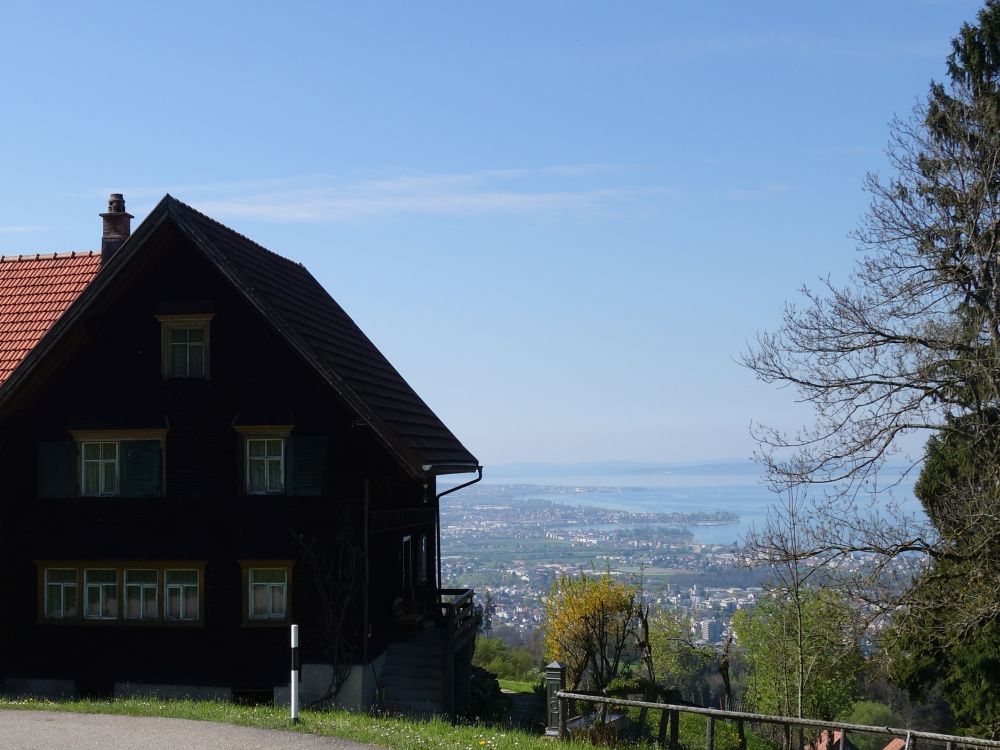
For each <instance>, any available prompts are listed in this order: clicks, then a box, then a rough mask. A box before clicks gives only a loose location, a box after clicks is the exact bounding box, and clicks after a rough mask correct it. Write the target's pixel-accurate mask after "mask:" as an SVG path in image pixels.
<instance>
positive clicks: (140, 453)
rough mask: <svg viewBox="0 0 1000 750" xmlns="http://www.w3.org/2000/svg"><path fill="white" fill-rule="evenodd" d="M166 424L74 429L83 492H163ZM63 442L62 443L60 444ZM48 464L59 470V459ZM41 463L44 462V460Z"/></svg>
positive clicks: (114, 494) (100, 494)
mask: <svg viewBox="0 0 1000 750" xmlns="http://www.w3.org/2000/svg"><path fill="white" fill-rule="evenodd" d="M166 434H167V431H166V430H165V429H163V428H158V427H157V428H149V429H130V430H71V431H70V435H71V436H72V437H73V439H74V440H75V441H76V445H77V454H78V460H79V463H78V465H79V473H78V477H77V478H78V481H79V492H80V495H82V496H86V497H158V496H160V495H162V494H163V455H164V451H163V446H164V441H165V439H166ZM56 445H61V444H56ZM61 458H62V454H60V453H56V454H55V459H54V460H50V461H49V463H48V464H47V465H46V468H47V470H48V471H49V472H50V473H51V472H53V471H56V470H58V464H55V465H53V464H54V462H55V461H58V460H61ZM40 465H41V464H40Z"/></svg>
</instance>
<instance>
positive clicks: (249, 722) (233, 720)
mask: <svg viewBox="0 0 1000 750" xmlns="http://www.w3.org/2000/svg"><path fill="white" fill-rule="evenodd" d="M504 684H505V686H508V687H510V686H512V685H524V686H526V687H527V688H529V689H530V687H531V683H517V682H505V683H504ZM511 689H514V688H511ZM4 709H6V710H37V711H70V712H77V713H91V714H122V715H126V716H162V717H167V718H175V719H193V720H196V721H219V722H226V723H230V724H241V725H244V726H252V727H260V728H262V729H280V730H286V731H291V732H306V733H309V734H317V735H321V736H326V737H341V738H343V739H348V740H354V741H356V742H364V743H369V744H372V745H379V746H381V747H385V748H393V750H425V749H426V750H432V749H433V750H438V749H439V748H440V749H441V750H480V749H481V750H556V749H557V748H558V749H559V750H583V748H592V747H593V746H592V745H590V743H588V742H584V741H575V742H566V743H559V744H555V743H553V741H552V740H547V739H545V738H543V737H539V736H537V735H531V734H526V733H524V732H518V731H511V730H500V729H495V728H493V727H485V726H470V725H459V726H452V725H451V724H450V723H449V722H447V721H442V720H434V721H408V720H406V719H400V718H391V717H384V716H369V715H367V714H360V713H351V712H348V711H302V712H301V714H300V717H301V720H300V722H299V723H298V724H293V723H292V721H291V719H290V718H289V717H288V709H277V708H272V707H270V706H241V705H237V704H235V703H222V702H215V701H190V700H153V699H143V698H129V699H121V700H114V701H87V700H77V701H47V700H39V699H33V698H28V699H5V698H0V710H4ZM649 722H650V725H651V730H652V735H653V737H655V736H656V725H657V724H658V722H659V712H658V711H651V712H650V715H649ZM679 739H680V741H681V744H682V745H683V746H684V747H685V748H688V749H689V750H700V748H704V747H705V717H703V716H698V715H693V714H682V716H681V727H680V738H679ZM747 745H748V750H776V746H775V745H773V744H771V743H768V742H766V741H765V740H763V739H761V738H760V737H758V736H757V735H754V734H752V733H751V732H749V731H748V732H747ZM736 746H737V741H736V729H735V725H733V724H730V723H729V722H724V721H717V722H716V725H715V748H716V750H735V748H736Z"/></svg>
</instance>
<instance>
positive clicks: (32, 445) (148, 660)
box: [0, 225, 434, 687]
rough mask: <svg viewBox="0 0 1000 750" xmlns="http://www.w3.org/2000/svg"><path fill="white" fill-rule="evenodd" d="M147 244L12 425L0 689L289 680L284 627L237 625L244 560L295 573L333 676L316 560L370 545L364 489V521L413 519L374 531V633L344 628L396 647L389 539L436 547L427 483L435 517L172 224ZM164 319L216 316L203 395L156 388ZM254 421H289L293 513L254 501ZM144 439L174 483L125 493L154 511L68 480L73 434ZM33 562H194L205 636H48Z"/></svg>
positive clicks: (4, 506) (103, 632) (144, 453)
mask: <svg viewBox="0 0 1000 750" xmlns="http://www.w3.org/2000/svg"><path fill="white" fill-rule="evenodd" d="M149 242H150V247H149V248H147V249H146V250H148V254H147V257H146V258H145V262H144V264H143V265H142V266H141V268H140V269H138V270H136V271H135V272H134V275H133V276H132V278H130V279H129V280H128V286H127V289H126V290H125V291H124V292H123V293H120V294H117V295H115V296H114V297H113V298H111V297H109V298H108V299H107V300H103V299H102V301H101V304H95V305H94V306H93V307H92V308H91V312H90V314H89V315H88V316H87V317H86V318H85V319H83V320H81V321H80V324H79V325H78V326H77V327H76V328H75V329H74V330H73V331H72V335H71V338H70V340H69V342H68V343H67V345H66V346H65V347H64V348H63V349H62V350H61V351H60V353H59V354H58V355H57V356H54V357H53V358H51V362H48V361H47V364H48V366H47V367H42V368H39V370H38V373H37V382H35V383H33V384H32V386H31V387H30V388H27V389H25V393H29V394H30V399H29V398H24V399H22V400H21V402H20V403H18V404H16V408H13V409H11V410H10V411H9V412H8V415H7V417H6V419H5V421H4V423H3V424H2V426H0V429H2V435H0V441H2V442H0V471H2V472H3V475H4V476H5V477H6V478H7V480H8V481H6V482H4V483H3V486H2V488H0V564H2V568H0V584H3V585H5V588H4V592H5V593H4V607H3V612H4V614H3V617H2V618H0V636H2V638H0V640H2V641H3V643H6V644H11V643H16V644H17V647H16V648H14V649H6V650H5V651H4V652H3V653H0V659H2V661H0V674H5V675H7V676H22V677H40V678H64V679H75V680H82V681H94V682H113V681H135V682H159V683H179V684H205V685H228V686H234V687H262V686H270V685H275V684H280V683H283V682H284V681H285V680H286V679H287V674H286V672H287V663H288V646H287V643H288V637H287V630H286V628H285V627H247V626H245V625H244V624H243V620H244V618H243V610H244V607H245V606H246V605H245V599H244V595H245V592H244V591H243V584H242V581H241V567H240V561H241V560H293V561H294V570H293V576H292V592H291V601H292V613H293V619H294V620H295V621H296V622H298V623H299V624H300V626H301V628H302V633H303V648H304V653H303V660H304V661H307V662H308V661H322V660H323V659H324V658H325V657H324V644H323V643H322V633H323V627H324V626H323V624H322V623H323V616H322V612H321V606H320V604H319V597H318V595H317V590H316V580H317V576H316V575H314V571H312V570H310V568H309V565H310V564H313V563H310V562H309V560H308V559H307V556H306V555H304V549H305V548H306V547H307V546H309V545H320V546H321V547H323V548H325V549H326V550H327V552H328V554H327V557H326V559H328V560H336V559H338V554H337V547H338V545H339V544H340V543H341V541H342V540H343V539H344V538H345V535H344V534H343V533H342V532H343V526H344V524H345V523H349V524H351V525H352V529H351V532H352V533H351V534H349V535H346V536H347V537H349V538H351V539H353V540H354V542H355V543H356V544H357V545H359V546H360V547H362V548H364V546H365V539H364V529H365V527H366V526H365V501H366V484H367V487H368V503H369V506H370V510H371V511H377V512H387V513H388V512H393V511H401V512H403V514H402V515H399V516H398V518H399V519H400V520H399V523H397V524H396V526H394V527H393V528H392V529H388V528H380V529H378V530H377V531H373V533H372V535H371V538H370V540H369V544H368V547H369V549H370V550H371V566H370V570H371V578H372V581H373V583H372V585H371V588H370V590H369V596H368V600H369V602H370V604H369V608H370V617H367V618H366V616H365V612H364V608H363V607H362V606H360V605H359V606H357V607H353V608H352V609H351V612H352V617H351V619H350V621H349V622H348V623H346V629H347V631H348V632H349V633H350V637H351V639H352V640H353V641H354V643H355V644H356V661H360V660H361V656H362V653H363V650H364V646H365V644H364V638H363V631H364V628H365V626H366V625H371V630H372V639H371V642H370V647H369V656H370V657H371V656H374V655H375V654H376V653H377V652H378V651H379V650H381V649H382V648H384V645H385V644H386V643H387V639H388V637H389V635H390V633H391V609H392V602H393V600H394V599H395V597H396V596H398V595H399V587H398V586H397V584H396V583H395V582H396V581H398V580H399V576H398V575H396V573H395V572H394V571H395V570H397V569H398V566H399V564H400V563H399V559H398V557H396V558H393V554H395V553H396V546H398V545H395V544H393V543H392V542H391V540H392V539H394V538H399V537H400V535H401V533H403V532H404V531H405V532H407V533H411V534H412V535H413V537H414V539H415V540H416V538H417V536H418V535H419V534H423V533H426V534H427V535H428V536H429V537H430V538H431V543H432V544H433V529H434V526H433V523H434V520H433V519H434V511H433V502H434V501H433V486H431V487H430V488H429V492H430V499H429V500H426V501H425V491H424V488H423V487H422V486H421V485H420V483H419V482H416V481H414V480H412V479H410V478H409V477H408V475H407V474H406V473H405V472H404V470H403V469H402V468H401V467H400V466H399V465H398V464H397V463H396V461H395V460H394V459H393V458H392V457H391V456H389V455H388V453H387V451H386V450H385V448H383V447H382V444H381V443H380V442H379V441H378V440H377V439H376V437H375V436H374V435H372V434H371V432H370V431H369V430H368V429H367V428H366V427H365V426H363V425H360V426H359V424H358V421H357V419H356V418H355V415H354V414H352V413H351V411H350V410H349V409H348V408H347V407H346V406H345V404H344V403H343V402H342V401H341V399H340V398H339V397H337V395H336V394H335V393H334V392H332V391H331V389H330V387H329V386H328V385H327V384H326V383H324V382H323V381H321V380H320V379H319V378H318V377H317V376H316V375H315V372H314V371H313V370H312V369H311V368H310V367H308V366H307V365H306V364H305V363H304V362H302V361H301V360H300V359H299V357H298V355H297V354H296V353H295V352H294V351H293V350H292V349H291V348H290V347H289V346H287V345H286V344H285V342H284V340H283V338H282V336H281V335H280V333H279V332H276V331H275V330H273V328H272V327H271V325H270V324H269V323H267V322H266V321H265V319H264V317H263V316H262V315H261V314H260V313H259V312H258V311H256V310H254V309H252V308H251V307H250V306H249V304H248V303H247V302H246V301H245V299H244V298H243V297H242V296H241V295H239V294H237V293H236V291H235V290H233V289H232V288H231V287H230V286H229V283H228V282H227V281H226V280H225V279H223V278H222V276H221V275H220V274H219V273H218V272H217V271H216V270H215V269H214V267H212V266H211V265H210V264H209V263H208V262H206V261H205V260H204V258H203V257H202V256H201V255H200V254H199V253H198V252H196V251H195V250H194V249H193V248H191V247H190V246H188V245H187V244H186V241H185V240H183V239H182V238H181V237H180V235H179V234H178V233H177V232H176V231H175V230H172V229H171V228H170V227H169V225H167V226H166V227H165V229H164V230H163V231H162V232H161V233H160V235H157V236H156V237H154V238H153V239H151V240H150V241H149ZM169 313H175V314H177V313H211V314H212V316H213V317H212V320H211V340H210V357H211V378H210V379H209V380H201V379H177V380H164V379H163V378H162V375H161V363H160V357H161V342H160V323H159V321H158V320H157V318H156V315H157V314H169ZM269 415H273V416H269ZM284 415H288V416H284ZM258 416H259V417H260V418H261V419H265V420H267V419H274V420H275V423H276V424H286V422H284V421H282V420H283V419H289V420H290V422H287V423H290V424H291V425H292V427H293V429H292V431H291V433H290V439H289V446H290V447H291V448H292V452H291V455H290V457H289V458H290V461H289V464H288V469H289V471H290V472H291V471H293V470H295V469H296V468H298V471H297V472H296V473H294V474H289V476H287V477H286V480H287V481H286V488H287V490H288V492H287V493H286V494H285V495H282V496H247V495H245V494H244V492H243V447H242V446H243V444H242V438H241V435H240V433H239V432H238V431H237V430H236V429H235V428H234V423H237V422H240V423H244V424H245V423H246V421H247V420H254V419H256V418H258ZM147 429H148V430H163V431H164V432H165V437H164V440H163V443H162V446H163V447H162V454H161V455H159V456H158V455H156V454H157V453H158V452H159V450H160V448H159V445H160V444H159V442H156V448H155V449H153V448H152V445H148V446H146V448H144V449H143V450H140V451H138V452H137V453H135V454H134V455H132V454H130V456H131V458H130V459H129V460H132V461H135V462H147V463H149V462H157V461H162V465H163V472H162V485H160V486H156V485H155V484H153V485H151V484H149V483H146V484H144V485H142V486H138V485H137V486H136V487H133V488H131V489H132V494H135V495H146V496H145V497H104V498H88V497H77V496H76V493H75V492H74V491H73V488H74V487H75V477H76V474H75V472H76V467H75V466H73V467H71V468H70V469H69V470H67V469H66V467H65V465H64V464H60V463H59V461H65V460H66V456H67V455H69V454H67V452H66V449H65V446H66V445H70V446H72V443H69V442H68V441H70V438H71V436H70V430H93V431H101V430H104V431H108V430H122V431H128V430H132V431H134V430H147ZM123 434H125V433H123ZM54 444H59V445H62V446H63V450H62V453H61V454H59V455H55V454H56V453H59V451H57V450H55V449H53V450H52V451H50V450H49V449H48V448H45V447H44V446H51V445H54ZM47 451H48V452H47ZM50 453H51V455H50ZM70 454H72V451H70ZM72 455H75V454H72ZM73 460H74V461H76V460H77V459H75V458H74V459H73ZM48 462H54V463H53V464H52V465H56V466H58V472H56V473H52V474H51V475H48V474H47V475H46V477H47V478H46V479H45V480H43V481H39V478H38V476H39V472H38V467H39V466H42V465H45V466H48V465H50V463H48ZM59 472H61V473H59ZM50 479H51V481H50ZM296 490H298V492H297V494H296ZM406 509H413V510H416V511H417V512H416V513H409V514H408V515H407V513H406ZM404 527H405V528H404ZM390 548H391V550H392V552H391V553H389V552H386V550H389V549H390ZM39 560H50V561H52V560H54V561H58V560H63V561H101V560H107V561H112V562H115V561H143V560H146V561H171V560H184V561H198V562H201V563H203V564H204V580H203V581H202V585H203V589H204V610H203V612H202V618H201V623H200V625H199V626H198V627H181V626H170V625H168V624H165V623H157V624H153V625H146V624H144V625H129V624H126V623H124V622H117V623H111V624H103V623H76V624H66V623H42V622H39V619H40V612H39V607H40V602H39V585H38V572H37V567H36V564H35V562H34V561H39ZM82 599H83V594H82V591H81V601H82Z"/></svg>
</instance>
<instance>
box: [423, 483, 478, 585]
mask: <svg viewBox="0 0 1000 750" xmlns="http://www.w3.org/2000/svg"><path fill="white" fill-rule="evenodd" d="M433 468H434V467H433V466H428V467H426V469H433ZM476 471H477V472H478V473H479V476H477V477H476V478H475V479H470V480H469V481H468V482H466V483H465V484H460V485H458V486H457V487H452V488H451V489H450V490H445V491H444V492H439V493H438V494H436V495H435V496H434V506H435V507H434V514H435V517H434V527H435V528H434V530H435V533H436V534H437V549H436V554H435V555H434V556H435V557H436V558H437V587H438V591H440V590H441V498H442V497H444V496H445V495H450V494H451V493H452V492H458V491H459V490H464V489H465V488H466V487H469V486H471V485H473V484H475V483H476V482H479V481H480V480H482V478H483V467H482V466H477V467H476ZM434 476H435V479H436V478H437V476H438V475H434ZM434 487H435V489H437V482H435V484H434Z"/></svg>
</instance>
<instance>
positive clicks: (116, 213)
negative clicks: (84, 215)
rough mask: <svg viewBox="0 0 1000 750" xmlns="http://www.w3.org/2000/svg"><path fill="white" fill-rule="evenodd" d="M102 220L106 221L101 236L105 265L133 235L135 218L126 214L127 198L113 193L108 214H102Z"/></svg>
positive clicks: (102, 261)
mask: <svg viewBox="0 0 1000 750" xmlns="http://www.w3.org/2000/svg"><path fill="white" fill-rule="evenodd" d="M101 218H102V219H104V233H103V234H102V235H101V265H104V264H105V263H107V262H108V260H109V259H110V258H111V256H112V255H114V254H115V253H116V252H118V248H120V247H121V246H122V243H123V242H125V240H127V239H128V236H129V235H130V234H131V233H132V219H133V216H132V214H130V213H126V212H125V196H123V195H122V194H121V193H112V194H111V197H109V198H108V212H107V213H106V214H101Z"/></svg>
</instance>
